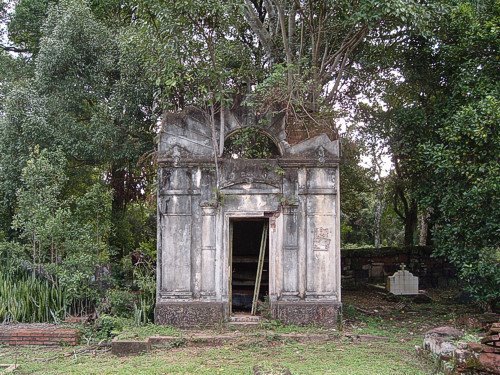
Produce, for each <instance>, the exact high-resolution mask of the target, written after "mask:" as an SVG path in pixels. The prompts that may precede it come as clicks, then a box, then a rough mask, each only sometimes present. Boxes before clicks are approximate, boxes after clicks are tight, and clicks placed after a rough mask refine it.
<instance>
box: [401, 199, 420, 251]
mask: <svg viewBox="0 0 500 375" xmlns="http://www.w3.org/2000/svg"><path fill="white" fill-rule="evenodd" d="M417 223H418V211H417V203H416V202H415V201H412V203H411V205H410V207H409V209H408V211H407V212H405V220H404V225H405V238H404V245H405V246H413V245H414V244H415V242H414V235H415V231H416V229H417Z"/></svg>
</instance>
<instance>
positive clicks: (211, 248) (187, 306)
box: [155, 111, 341, 326]
mask: <svg viewBox="0 0 500 375" xmlns="http://www.w3.org/2000/svg"><path fill="white" fill-rule="evenodd" d="M224 124H225V125H224V126H225V129H224V131H225V134H226V135H230V134H232V133H234V132H235V131H237V130H238V129H241V128H244V127H247V126H255V127H257V128H258V129H260V130H261V131H262V133H265V134H266V135H267V136H269V137H270V138H271V139H272V140H273V141H274V143H275V144H276V145H277V147H278V149H279V153H280V155H279V156H278V157H277V158H275V159H265V160H264V159H231V158H219V161H218V163H217V166H216V164H215V161H214V155H213V147H212V134H211V131H210V126H209V125H208V124H207V123H206V121H205V118H204V117H203V116H202V115H201V114H200V113H198V112H196V111H190V112H187V113H183V114H179V115H175V116H173V115H172V116H167V117H165V119H164V122H163V125H162V129H161V133H160V138H159V147H158V163H159V176H158V177H159V179H158V181H159V188H158V263H157V267H158V269H157V307H156V312H155V315H156V321H157V322H158V323H161V324H174V325H176V326H192V325H213V324H216V323H219V322H224V321H226V320H227V319H228V318H229V316H230V314H231V277H232V276H231V275H232V274H231V272H232V271H231V267H232V264H231V251H232V250H231V246H232V245H231V244H232V238H231V235H232V234H231V232H232V229H231V225H232V224H231V223H232V222H233V220H237V219H238V218H239V219H242V218H245V219H249V218H262V219H265V220H267V221H266V222H268V224H269V239H268V241H269V242H268V248H269V252H268V253H269V254H268V257H269V259H268V262H269V264H268V272H269V285H268V287H266V288H268V290H266V292H267V294H268V296H269V301H270V311H271V314H273V316H274V317H275V318H279V319H282V320H283V321H285V322H287V323H298V324H306V323H316V324H324V325H328V326H331V325H334V324H335V323H336V319H337V314H338V312H339V309H340V306H341V303H340V222H339V219H340V218H339V170H338V162H339V144H338V140H331V139H330V138H329V137H328V136H327V135H326V134H321V135H318V136H315V137H313V138H311V139H307V140H304V141H302V142H299V143H297V144H295V145H293V146H290V144H289V143H288V142H287V140H286V132H285V130H284V127H283V123H282V120H277V121H274V122H272V123H271V125H268V126H265V127H261V128H260V127H259V126H258V125H255V121H251V120H250V119H249V117H248V116H244V115H241V114H240V115H236V114H234V113H232V112H228V113H227V114H226V115H225V121H224ZM219 126H220V122H219V121H217V126H216V128H217V131H218V130H219V129H218V128H219ZM216 139H219V135H218V134H217V135H216Z"/></svg>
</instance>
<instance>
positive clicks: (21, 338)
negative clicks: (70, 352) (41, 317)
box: [0, 324, 80, 345]
mask: <svg viewBox="0 0 500 375" xmlns="http://www.w3.org/2000/svg"><path fill="white" fill-rule="evenodd" d="M79 339H80V332H79V331H78V330H77V329H73V328H62V327H57V326H51V325H41V324H40V325H39V324H34V325H29V324H22V325H20V324H15V325H0V344H3V345H61V344H63V345H77V344H78V341H79Z"/></svg>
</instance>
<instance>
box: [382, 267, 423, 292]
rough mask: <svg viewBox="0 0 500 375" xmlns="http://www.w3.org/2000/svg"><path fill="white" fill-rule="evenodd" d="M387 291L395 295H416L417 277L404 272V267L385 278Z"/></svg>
mask: <svg viewBox="0 0 500 375" xmlns="http://www.w3.org/2000/svg"><path fill="white" fill-rule="evenodd" d="M387 289H389V292H391V293H392V294H396V295H412V294H418V277H417V276H413V274H412V273H411V272H409V271H407V270H405V265H404V264H402V265H401V269H400V270H399V271H397V272H396V273H395V274H394V275H392V276H389V277H388V278H387Z"/></svg>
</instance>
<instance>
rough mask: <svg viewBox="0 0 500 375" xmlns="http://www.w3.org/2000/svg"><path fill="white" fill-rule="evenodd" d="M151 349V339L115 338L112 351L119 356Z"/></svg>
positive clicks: (136, 353)
mask: <svg viewBox="0 0 500 375" xmlns="http://www.w3.org/2000/svg"><path fill="white" fill-rule="evenodd" d="M150 350H151V343H150V342H149V340H144V341H129V340H117V339H114V340H113V341H112V342H111V353H113V354H114V355H116V356H119V357H125V356H129V355H138V354H142V353H146V352H149V351H150Z"/></svg>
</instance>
